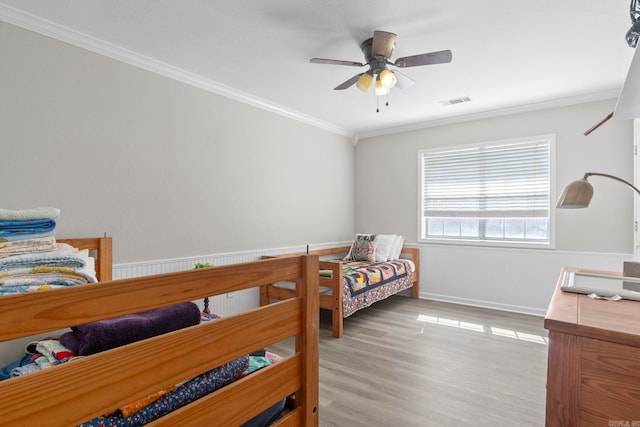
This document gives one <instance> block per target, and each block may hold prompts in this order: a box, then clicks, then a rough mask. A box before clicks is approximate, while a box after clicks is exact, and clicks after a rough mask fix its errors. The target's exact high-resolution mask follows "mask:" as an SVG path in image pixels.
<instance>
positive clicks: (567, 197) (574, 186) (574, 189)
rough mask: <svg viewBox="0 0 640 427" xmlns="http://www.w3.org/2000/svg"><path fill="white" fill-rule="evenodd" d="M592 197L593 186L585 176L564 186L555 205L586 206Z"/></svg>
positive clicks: (568, 206)
mask: <svg viewBox="0 0 640 427" xmlns="http://www.w3.org/2000/svg"><path fill="white" fill-rule="evenodd" d="M592 197H593V186H592V185H591V183H589V181H587V178H586V177H585V178H582V179H579V180H577V181H573V182H572V183H570V184H569V185H567V186H566V187H565V188H564V191H562V194H561V195H560V198H559V199H558V203H556V207H557V208H563V209H578V208H586V207H588V206H589V203H590V202H591V198H592Z"/></svg>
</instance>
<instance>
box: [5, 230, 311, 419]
mask: <svg viewBox="0 0 640 427" xmlns="http://www.w3.org/2000/svg"><path fill="white" fill-rule="evenodd" d="M73 242H74V244H75V245H76V246H77V247H88V248H89V249H92V250H97V251H98V254H99V257H100V263H99V265H100V268H99V270H100V271H101V272H102V271H104V270H103V269H107V268H110V257H111V253H110V252H109V253H108V254H106V253H102V251H103V250H105V249H104V248H105V247H106V248H107V249H108V248H109V247H110V246H109V245H110V243H111V242H110V240H109V241H105V240H103V239H98V240H96V241H94V242H93V243H91V242H89V241H80V240H77V239H74V240H73ZM96 242H98V243H103V244H105V242H106V244H107V246H102V249H100V248H101V246H100V245H99V244H98V245H96V244H95V243H96ZM85 243H86V246H84V245H85ZM105 255H106V256H105ZM103 256H105V257H104V258H103ZM107 265H109V266H108V267H107ZM317 273H318V256H316V255H312V256H297V257H288V258H279V259H269V260H263V261H256V262H249V263H243V264H236V265H228V266H220V267H212V268H203V269H194V270H190V271H185V272H179V273H169V274H161V275H154V276H145V277H139V278H134V279H123V280H115V281H102V282H100V283H97V284H89V285H82V286H76V287H70V288H64V289H56V290H53V291H46V292H35V293H29V294H19V295H11V296H5V297H2V298H0V313H2V316H0V341H8V340H12V339H15V338H19V337H25V336H31V335H34V334H37V333H42V332H47V331H51V330H57V329H60V328H65V327H68V326H72V325H76V324H82V323H86V322H92V321H96V320H100V319H105V318H111V317H115V316H121V315H124V314H128V313H134V312H139V311H144V310H149V309H152V308H155V307H160V306H166V305H170V304H175V303H179V302H184V301H193V300H198V299H200V298H203V297H205V296H212V295H218V294H225V293H228V292H234V291H239V290H242V289H247V288H251V287H256V286H261V285H263V284H265V283H271V282H274V281H278V280H294V281H296V282H297V283H300V284H302V286H298V292H297V294H296V296H295V298H293V299H289V300H287V301H282V302H280V303H277V304H272V305H269V306H265V307H259V308H256V309H253V310H250V311H248V312H246V313H242V314H239V315H234V316H229V317H225V318H222V319H220V320H216V321H214V322H204V323H201V324H200V325H197V326H193V327H190V328H185V329H181V330H179V331H175V332H172V333H168V334H164V335H161V336H157V337H154V338H150V339H147V340H144V341H140V342H137V343H133V344H129V345H126V346H123V347H118V348H115V349H112V350H109V351H105V352H102V353H98V354H94V355H92V356H87V357H84V358H81V359H78V360H73V361H70V362H67V363H64V364H61V365H58V366H54V367H52V368H49V369H45V370H42V371H39V372H35V373H32V374H28V375H24V376H20V377H16V378H11V379H8V380H5V381H2V382H0V396H2V405H0V424H2V425H33V426H39V425H47V426H72V425H77V424H79V423H81V422H83V421H86V420H89V419H92V418H94V417H96V416H99V415H103V414H105V413H107V412H109V411H111V410H113V409H114V408H117V407H119V406H120V405H122V404H126V403H128V402H131V401H134V400H136V399H138V398H140V397H141V396H146V395H148V394H150V393H153V392H155V391H157V390H160V389H162V388H164V387H167V386H169V385H173V384H176V383H179V382H181V381H184V380H187V379H189V378H192V377H194V376H196V375H198V374H200V373H202V372H203V371H207V370H210V369H213V368H215V367H217V366H220V365H221V364H223V363H225V362H228V361H231V360H233V359H235V358H238V357H241V356H243V355H246V354H248V353H250V352H252V351H255V350H258V349H260V348H265V347H268V346H269V345H272V344H274V343H277V342H279V341H281V340H283V339H286V338H288V337H292V336H295V342H296V351H295V353H294V354H293V355H291V356H289V357H285V358H284V360H282V361H281V362H279V363H276V364H274V365H272V366H269V367H267V368H263V369H260V370H259V371H257V372H255V373H253V374H251V375H248V376H246V377H244V378H242V379H240V380H238V381H236V382H233V383H231V384H229V385H227V386H226V387H223V388H222V389H219V390H217V391H215V392H214V393H211V394H210V395H208V396H205V397H203V398H201V399H199V400H197V401H195V402H193V403H191V404H189V405H187V406H185V407H183V408H181V409H179V410H177V411H174V412H172V413H170V414H169V415H166V416H164V417H162V418H160V419H158V420H156V421H154V422H152V423H150V424H148V425H153V426H165V425H166V426H176V425H181V426H185V425H198V426H199V425H209V426H221V425H224V426H230V425H239V424H241V423H243V422H245V421H247V420H249V419H251V418H252V417H253V416H255V415H257V414H259V413H260V412H262V411H264V410H265V409H267V408H269V407H270V406H272V405H274V404H275V403H276V402H278V401H280V400H282V399H284V398H285V397H289V396H292V395H293V396H295V398H294V399H293V401H294V406H293V407H292V408H291V410H290V411H289V412H288V413H287V414H286V415H285V416H284V417H283V418H282V419H281V420H280V421H278V422H277V423H276V424H274V425H277V426H317V425H318V316H317V311H318V274H317ZM106 274H107V273H105V276H103V277H102V278H104V277H106ZM150 355H151V356H150Z"/></svg>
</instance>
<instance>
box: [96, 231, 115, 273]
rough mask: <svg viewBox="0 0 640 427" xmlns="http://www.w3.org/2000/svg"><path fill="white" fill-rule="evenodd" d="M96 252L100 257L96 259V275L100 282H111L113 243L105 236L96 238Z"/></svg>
mask: <svg viewBox="0 0 640 427" xmlns="http://www.w3.org/2000/svg"><path fill="white" fill-rule="evenodd" d="M98 251H99V252H100V257H98V259H96V273H97V274H98V277H99V278H100V279H99V280H100V281H101V282H106V281H109V280H111V278H112V274H113V270H112V263H113V260H112V258H111V256H112V253H113V252H112V251H113V241H112V239H111V237H106V236H105V237H100V238H98Z"/></svg>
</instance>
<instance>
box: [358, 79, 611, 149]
mask: <svg viewBox="0 0 640 427" xmlns="http://www.w3.org/2000/svg"><path fill="white" fill-rule="evenodd" d="M619 94H620V88H617V89H610V90H606V91H601V92H594V93H589V94H585V95H578V96H572V97H566V98H560V99H553V100H548V101H543V102H538V103H533V104H526V105H518V106H513V107H508V108H501V109H498V110H491V111H483V112H479V113H473V114H466V115H461V116H455V117H447V118H443V119H438V120H430V121H424V122H417V123H411V124H408V125H404V126H396V127H391V128H384V129H378V130H373V131H367V132H361V133H358V134H356V136H355V137H354V140H358V141H361V140H363V139H365V138H372V137H376V136H383V135H391V134H395V133H402V132H411V131H415V130H421V129H427V128H432V127H437V126H445V125H452V124H457V123H463V122H470V121H473V120H483V119H491V118H496V117H502V116H508V115H512V114H521V113H531V112H534V111H540V110H548V109H551V108H559V107H568V106H571V105H578V104H585V103H587V102H595V101H603V100H605V99H615V98H617V97H618V95H619Z"/></svg>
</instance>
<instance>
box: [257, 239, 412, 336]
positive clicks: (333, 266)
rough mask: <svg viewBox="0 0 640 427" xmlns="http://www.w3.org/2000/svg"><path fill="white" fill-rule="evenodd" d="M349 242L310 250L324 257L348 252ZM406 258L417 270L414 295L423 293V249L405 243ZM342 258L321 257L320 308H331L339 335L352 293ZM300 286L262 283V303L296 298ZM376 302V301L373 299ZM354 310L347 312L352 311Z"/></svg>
mask: <svg viewBox="0 0 640 427" xmlns="http://www.w3.org/2000/svg"><path fill="white" fill-rule="evenodd" d="M349 249H350V246H340V247H335V248H328V249H319V250H313V251H309V254H313V255H318V256H321V257H326V256H331V255H337V254H347V253H348V252H349ZM401 254H402V257H403V258H408V259H410V260H411V261H412V262H413V264H414V265H415V270H414V271H413V272H412V273H411V282H412V284H413V286H412V291H411V296H412V297H413V298H419V297H420V250H419V249H418V248H407V247H403V248H402V251H401ZM299 255H300V253H294V254H284V255H277V256H270V257H265V258H286V257H291V256H299ZM344 262H345V261H344V260H342V259H330V260H321V261H319V271H320V272H322V274H321V275H320V277H319V283H320V287H319V292H320V296H319V298H320V308H322V309H326V310H330V311H331V329H332V335H333V336H334V337H336V338H340V337H342V335H343V333H344V326H343V323H344V318H345V314H347V313H346V311H345V301H347V300H348V298H349V296H348V295H345V293H346V292H349V291H348V289H346V290H345V287H346V286H345V282H344V269H343V264H344ZM296 289H297V287H294V288H292V287H284V286H282V285H281V284H277V283H274V282H271V283H269V284H266V285H263V286H262V287H261V292H260V304H261V305H267V304H269V303H270V302H271V301H272V300H285V299H288V298H293V297H294V296H295V293H296ZM379 300H380V299H378V300H377V301H379ZM374 302H375V301H374ZM350 314H351V313H349V314H347V317H348V315H350Z"/></svg>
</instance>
